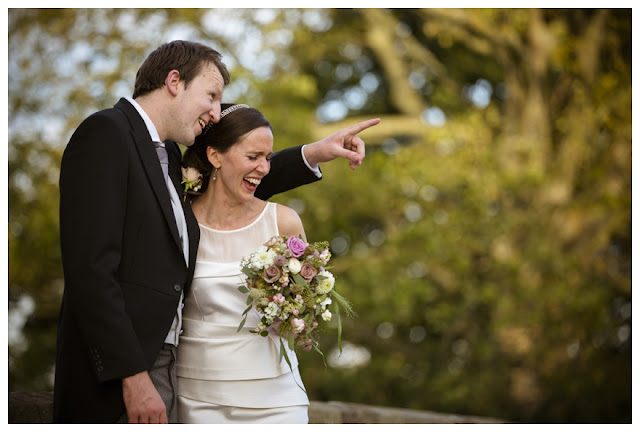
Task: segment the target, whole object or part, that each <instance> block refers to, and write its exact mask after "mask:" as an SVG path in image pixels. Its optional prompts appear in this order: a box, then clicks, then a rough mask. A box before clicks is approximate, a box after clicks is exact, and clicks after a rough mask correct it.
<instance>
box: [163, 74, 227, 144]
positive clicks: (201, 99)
mask: <svg viewBox="0 0 640 432" xmlns="http://www.w3.org/2000/svg"><path fill="white" fill-rule="evenodd" d="M223 90H224V79H223V78H222V74H221V73H220V71H219V70H218V68H216V67H215V66H214V65H211V64H208V65H206V66H203V67H202V69H201V70H200V72H199V73H198V75H197V76H196V77H195V78H194V79H193V80H192V81H191V82H190V83H189V85H188V86H187V87H185V85H184V82H183V81H181V82H180V83H179V84H178V94H177V96H176V106H175V110H174V111H173V119H172V127H171V130H170V131H169V134H170V135H171V136H172V138H170V139H171V140H173V141H176V142H178V143H180V144H183V145H186V146H190V145H192V144H193V142H194V140H195V139H196V137H197V136H198V135H200V134H201V133H202V129H204V127H205V126H206V125H207V124H208V123H209V122H210V121H212V122H214V123H217V122H218V121H219V120H220V102H221V101H222V91H223Z"/></svg>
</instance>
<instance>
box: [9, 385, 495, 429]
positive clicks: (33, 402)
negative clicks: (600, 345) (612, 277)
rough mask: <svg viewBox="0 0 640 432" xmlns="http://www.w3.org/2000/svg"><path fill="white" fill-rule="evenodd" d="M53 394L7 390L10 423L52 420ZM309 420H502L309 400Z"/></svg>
mask: <svg viewBox="0 0 640 432" xmlns="http://www.w3.org/2000/svg"><path fill="white" fill-rule="evenodd" d="M52 404H53V393H50V392H39V393H30V392H14V393H9V423H10V424H11V423H13V424H16V423H22V424H26V423H51V419H52V415H53V406H52ZM309 423H314V424H321V423H322V424H347V423H349V424H353V423H367V424H373V423H375V424H393V423H405V424H406V423H413V424H416V423H431V424H435V423H442V424H445V423H446V424H451V423H505V422H504V421H503V420H497V419H492V418H486V417H473V416H462V415H454V414H440V413H434V412H430V411H416V410H409V409H402V408H387V407H377V406H370V405H360V404H352V403H345V402H316V401H313V402H311V405H310V407H309Z"/></svg>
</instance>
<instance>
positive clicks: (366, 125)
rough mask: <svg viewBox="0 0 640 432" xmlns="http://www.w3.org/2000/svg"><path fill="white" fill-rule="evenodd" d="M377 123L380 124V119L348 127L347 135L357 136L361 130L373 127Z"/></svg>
mask: <svg viewBox="0 0 640 432" xmlns="http://www.w3.org/2000/svg"><path fill="white" fill-rule="evenodd" d="M378 123H380V119H379V118H375V119H370V120H365V121H363V122H360V123H356V124H354V125H353V126H349V127H348V128H347V133H349V134H352V135H358V134H359V133H360V132H362V131H363V130H365V129H368V128H370V127H371V126H375V125H377V124H378Z"/></svg>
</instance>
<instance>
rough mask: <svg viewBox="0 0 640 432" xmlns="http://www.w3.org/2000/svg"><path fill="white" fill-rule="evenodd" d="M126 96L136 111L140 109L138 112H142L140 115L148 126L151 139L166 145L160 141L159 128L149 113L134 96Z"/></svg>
mask: <svg viewBox="0 0 640 432" xmlns="http://www.w3.org/2000/svg"><path fill="white" fill-rule="evenodd" d="M124 98H125V99H126V100H127V101H129V103H130V104H131V105H133V107H134V108H135V109H136V111H138V114H140V117H142V120H144V124H145V125H146V126H147V130H148V131H149V135H150V136H151V141H153V142H155V143H160V144H161V145H162V146H163V147H164V143H163V142H162V141H160V135H159V134H158V130H157V129H156V127H155V125H154V124H153V122H152V121H151V119H150V118H149V116H148V115H147V113H146V112H144V110H143V109H142V107H141V106H140V104H139V103H138V102H136V101H135V100H134V99H133V98H130V97H128V96H125V97H124Z"/></svg>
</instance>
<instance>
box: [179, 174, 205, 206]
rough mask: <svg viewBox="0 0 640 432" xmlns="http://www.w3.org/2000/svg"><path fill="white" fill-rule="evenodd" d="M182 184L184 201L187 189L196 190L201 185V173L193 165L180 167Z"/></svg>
mask: <svg viewBox="0 0 640 432" xmlns="http://www.w3.org/2000/svg"><path fill="white" fill-rule="evenodd" d="M182 184H184V201H186V200H187V193H189V190H193V192H198V191H199V190H200V188H201V187H202V174H200V171H198V170H197V169H195V168H193V167H187V168H185V167H182Z"/></svg>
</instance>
